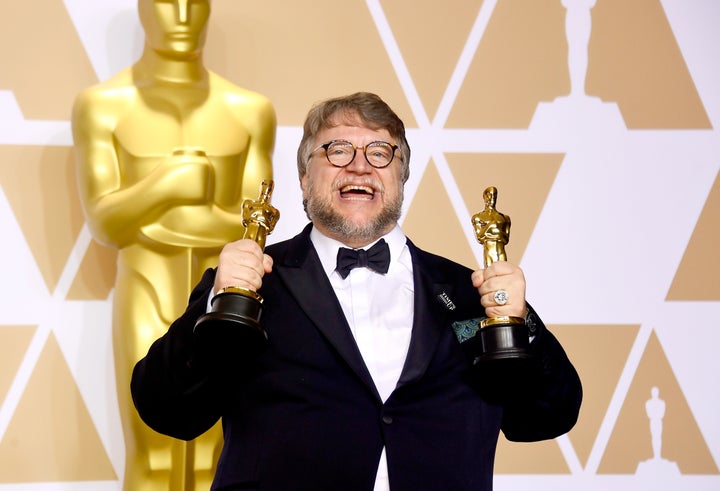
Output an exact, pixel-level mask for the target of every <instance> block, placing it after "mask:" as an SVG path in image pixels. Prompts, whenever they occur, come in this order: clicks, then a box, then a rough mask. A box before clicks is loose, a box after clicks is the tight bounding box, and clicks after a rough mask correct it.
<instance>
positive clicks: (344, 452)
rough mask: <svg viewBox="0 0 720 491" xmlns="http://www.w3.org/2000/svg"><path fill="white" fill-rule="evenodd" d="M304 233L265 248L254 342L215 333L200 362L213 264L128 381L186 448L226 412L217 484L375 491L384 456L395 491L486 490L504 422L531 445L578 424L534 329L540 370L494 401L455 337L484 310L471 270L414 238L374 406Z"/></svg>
mask: <svg viewBox="0 0 720 491" xmlns="http://www.w3.org/2000/svg"><path fill="white" fill-rule="evenodd" d="M309 232H310V226H308V227H306V229H305V230H304V231H303V232H302V233H300V234H299V235H298V236H296V237H294V238H293V239H290V240H288V241H284V242H281V243H278V244H275V245H271V246H269V247H268V248H267V249H266V252H267V253H268V254H269V255H270V256H272V257H273V260H274V266H273V271H272V272H271V273H270V274H268V275H266V276H265V277H264V280H263V286H262V288H261V290H260V291H259V293H260V294H261V295H262V297H263V298H264V303H263V313H262V318H261V323H262V325H263V327H264V329H265V330H266V331H267V335H268V344H267V347H266V348H265V349H263V350H262V351H261V352H258V353H247V351H248V350H245V351H243V346H240V345H238V344H241V343H232V342H228V341H227V340H218V341H217V342H216V345H215V346H213V347H211V348H210V352H211V353H213V355H212V356H211V357H210V359H211V361H212V363H210V362H208V359H207V357H201V355H202V354H203V353H198V351H197V347H196V345H195V343H194V341H195V339H194V336H193V328H194V326H195V322H196V320H197V319H198V317H199V316H201V315H202V314H203V313H204V312H205V309H206V306H207V300H208V295H209V294H210V291H211V289H212V285H213V280H214V274H215V272H214V271H213V270H209V271H207V272H206V273H205V275H204V276H203V278H202V280H201V281H200V283H199V284H198V286H197V287H196V288H195V290H194V291H193V293H192V294H191V297H190V302H189V305H188V308H187V311H186V312H185V313H184V314H183V315H182V317H180V318H179V319H178V320H176V321H175V322H174V323H173V325H172V326H171V327H170V329H169V330H168V332H167V333H166V334H165V335H164V336H163V337H162V338H160V339H159V340H157V341H156V342H155V343H154V344H153V345H152V347H151V348H150V350H149V352H148V354H147V356H146V357H145V358H143V359H142V360H141V361H140V362H138V364H137V365H136V367H135V370H134V372H133V378H132V384H131V389H132V395H133V399H134V401H135V405H136V407H137V410H138V411H139V414H140V416H141V417H142V418H143V420H144V421H145V422H146V423H147V424H148V425H149V426H151V427H152V428H154V429H155V430H156V431H159V432H160V433H164V434H167V435H170V436H173V437H176V438H181V439H192V438H195V437H196V436H198V435H200V434H201V433H203V432H204V431H206V430H207V429H209V428H210V427H211V426H212V425H213V424H214V423H215V422H217V420H218V419H219V418H222V424H223V431H224V446H223V450H222V454H221V456H220V459H219V462H218V467H217V472H216V476H215V481H214V484H213V489H214V490H221V489H228V490H230V489H258V490H273V491H291V490H308V491H310V490H312V491H324V490H338V491H354V490H357V491H371V490H372V488H373V482H374V479H375V473H376V471H377V467H378V461H379V458H380V453H381V450H382V448H383V447H385V448H386V452H387V462H388V471H389V478H390V486H391V489H392V491H418V490H453V491H460V490H490V489H492V471H493V461H494V455H495V447H496V443H497V438H498V433H499V431H500V430H501V429H502V430H503V432H504V433H505V435H506V437H507V438H509V439H511V440H520V441H533V440H541V439H548V438H554V437H556V436H558V435H560V434H562V433H564V432H566V431H568V430H569V429H570V428H571V427H572V426H573V425H574V423H575V421H576V419H577V414H578V411H579V407H580V400H581V387H580V381H579V379H578V376H577V373H576V371H575V369H574V368H573V366H572V365H571V363H570V362H569V361H568V359H567V357H566V356H565V353H564V351H563V349H562V348H561V346H560V345H559V343H558V342H557V341H556V339H555V338H554V337H553V336H552V334H551V333H550V332H549V331H547V330H546V329H545V327H544V326H543V325H542V323H541V322H540V321H539V320H536V321H535V322H534V324H535V325H534V326H533V329H534V332H533V334H534V339H533V342H532V343H531V350H532V352H533V353H534V354H535V355H536V360H537V361H538V363H537V366H536V367H534V370H533V371H532V373H529V374H527V376H523V377H522V378H521V380H519V381H514V382H512V383H513V384H517V388H516V390H515V388H513V390H512V391H511V392H512V395H511V396H508V395H503V396H500V397H499V396H498V395H497V394H496V393H494V392H492V391H491V390H490V387H491V386H492V385H494V384H493V382H497V377H498V376H500V377H501V376H502V375H498V374H490V375H488V373H487V372H484V371H483V370H482V369H481V368H479V367H478V366H474V365H473V363H472V361H473V353H471V352H469V350H468V348H466V346H469V344H470V343H460V342H459V339H458V337H457V336H456V334H455V332H454V330H453V329H452V325H453V323H454V322H458V321H463V320H467V319H473V318H479V317H482V316H484V310H483V309H482V307H481V306H480V301H479V297H478V293H477V290H476V289H475V288H473V286H472V284H471V280H470V274H471V271H470V270H469V269H468V268H466V267H464V266H461V265H458V264H456V263H453V262H451V261H448V260H446V259H443V258H441V257H439V256H435V255H432V254H429V253H427V252H424V251H421V250H420V249H418V248H417V247H415V246H414V245H413V244H412V243H410V242H408V245H409V248H410V252H411V255H412V260H413V274H414V281H415V314H414V324H413V330H412V338H411V342H410V348H409V352H408V355H407V359H406V361H405V366H404V368H403V371H402V374H401V376H400V380H399V381H398V384H397V387H396V389H395V391H394V392H393V393H392V395H391V396H390V397H389V399H388V400H387V401H386V402H385V403H384V404H383V402H382V401H381V399H380V397H379V395H378V392H377V390H376V388H375V386H374V384H373V381H372V378H371V377H370V374H369V372H368V370H367V368H366V366H365V364H364V362H363V359H362V356H361V355H360V351H359V350H358V348H357V345H356V344H355V341H354V338H353V335H352V333H351V332H350V328H349V326H348V324H347V321H346V320H345V317H344V315H343V312H342V309H341V307H340V304H339V303H338V301H337V298H336V297H335V294H334V292H333V290H332V288H331V286H330V283H329V280H328V279H327V277H326V275H325V273H324V271H323V270H322V267H321V264H320V260H319V258H318V257H317V254H316V252H315V249H314V248H313V246H312V243H311V241H310V239H309ZM387 294H388V295H392V294H393V292H387ZM203 349H204V350H206V349H207V347H204V348H203ZM204 354H205V355H207V351H206V352H205V353H204ZM198 360H205V362H204V363H200V362H199V361H198ZM490 377H492V378H490Z"/></svg>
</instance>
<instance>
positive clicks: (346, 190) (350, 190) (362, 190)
mask: <svg viewBox="0 0 720 491" xmlns="http://www.w3.org/2000/svg"><path fill="white" fill-rule="evenodd" d="M340 197H341V198H343V199H356V200H371V199H373V198H374V197H375V190H374V189H373V188H371V187H370V186H359V185H356V184H350V185H347V186H343V187H341V188H340Z"/></svg>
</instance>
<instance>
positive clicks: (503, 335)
mask: <svg viewBox="0 0 720 491" xmlns="http://www.w3.org/2000/svg"><path fill="white" fill-rule="evenodd" d="M483 200H484V201H485V209H483V210H482V211H480V212H478V213H476V214H475V215H473V217H472V224H473V228H474V230H475V237H476V238H477V241H478V242H479V243H480V244H482V246H483V256H484V259H485V267H486V268H487V267H488V266H490V265H491V264H492V263H494V262H497V261H507V255H506V253H505V246H506V245H507V243H508V241H509V240H510V217H509V216H507V215H504V214H503V213H500V212H499V211H498V210H497V209H496V208H495V204H496V202H497V188H495V187H492V186H491V187H488V188H487V189H485V191H484V192H483ZM478 336H479V338H480V339H479V340H480V343H479V345H480V354H479V356H478V358H477V361H480V362H482V361H493V360H517V359H524V358H528V357H529V352H528V349H529V344H530V340H529V336H528V330H527V326H526V325H525V319H523V318H522V317H512V316H501V317H486V318H484V319H482V320H481V321H480V331H479V332H478Z"/></svg>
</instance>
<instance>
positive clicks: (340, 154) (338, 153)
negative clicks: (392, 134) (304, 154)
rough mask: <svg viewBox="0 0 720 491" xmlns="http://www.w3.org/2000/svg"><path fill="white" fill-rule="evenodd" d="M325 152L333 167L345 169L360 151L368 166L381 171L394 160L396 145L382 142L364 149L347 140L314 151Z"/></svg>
mask: <svg viewBox="0 0 720 491" xmlns="http://www.w3.org/2000/svg"><path fill="white" fill-rule="evenodd" d="M321 148H322V149H323V150H325V156H326V157H327V159H328V162H330V163H331V164H332V165H334V166H335V167H345V166H347V165H349V164H350V162H352V161H353V159H354V158H355V153H356V152H357V151H358V150H360V149H361V150H362V151H363V154H364V155H365V159H366V160H367V161H368V163H369V164H370V165H372V166H373V167H375V168H377V169H382V168H383V167H387V166H388V165H390V162H392V161H393V158H395V151H396V150H397V149H398V146H397V145H393V144H391V143H388V142H384V141H374V142H370V143H368V144H367V145H365V146H364V147H356V146H355V145H353V144H352V143H350V142H349V141H347V140H332V141H329V142H327V143H326V144H324V145H320V146H319V147H317V148H316V149H315V150H319V149H321Z"/></svg>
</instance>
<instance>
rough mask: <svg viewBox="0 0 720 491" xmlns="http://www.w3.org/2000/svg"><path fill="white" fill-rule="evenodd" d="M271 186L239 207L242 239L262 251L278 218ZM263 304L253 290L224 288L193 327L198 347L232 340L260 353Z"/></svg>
mask: <svg viewBox="0 0 720 491" xmlns="http://www.w3.org/2000/svg"><path fill="white" fill-rule="evenodd" d="M273 187H274V183H273V181H272V180H265V181H263V182H262V183H261V185H260V196H259V197H258V199H257V200H255V201H253V200H251V199H246V200H245V201H244V202H243V205H242V219H243V226H244V227H245V233H244V234H243V239H250V240H253V241H255V242H257V244H258V245H259V246H260V247H261V248H263V249H264V248H265V239H266V237H267V236H268V235H270V234H271V233H272V231H273V229H274V228H275V224H276V223H277V221H278V219H279V218H280V212H279V211H278V210H277V209H276V208H275V207H273V206H272V205H271V204H270V196H271V194H272V191H273ZM262 301H263V299H262V297H261V296H260V295H259V294H258V293H257V292H254V291H252V290H248V289H246V288H240V287H234V286H231V287H226V288H223V289H222V290H220V291H219V292H218V293H217V294H215V296H214V297H213V298H212V300H211V302H210V312H208V313H206V314H204V315H202V316H201V317H200V318H199V319H198V321H197V323H196V324H195V337H196V340H197V341H198V343H199V344H200V345H201V346H207V345H208V343H212V344H213V345H215V346H218V343H222V342H226V341H229V340H230V339H232V340H233V344H234V345H235V344H236V343H235V341H237V342H239V343H241V344H242V349H243V350H244V351H246V352H248V353H252V352H253V350H259V349H260V348H262V347H263V346H264V345H265V342H266V341H267V333H266V332H265V330H264V329H263V328H262V326H261V325H260V315H261V313H262ZM213 339H215V340H217V342H213V341H212V340H213ZM235 347H236V348H237V347H238V346H235Z"/></svg>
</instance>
